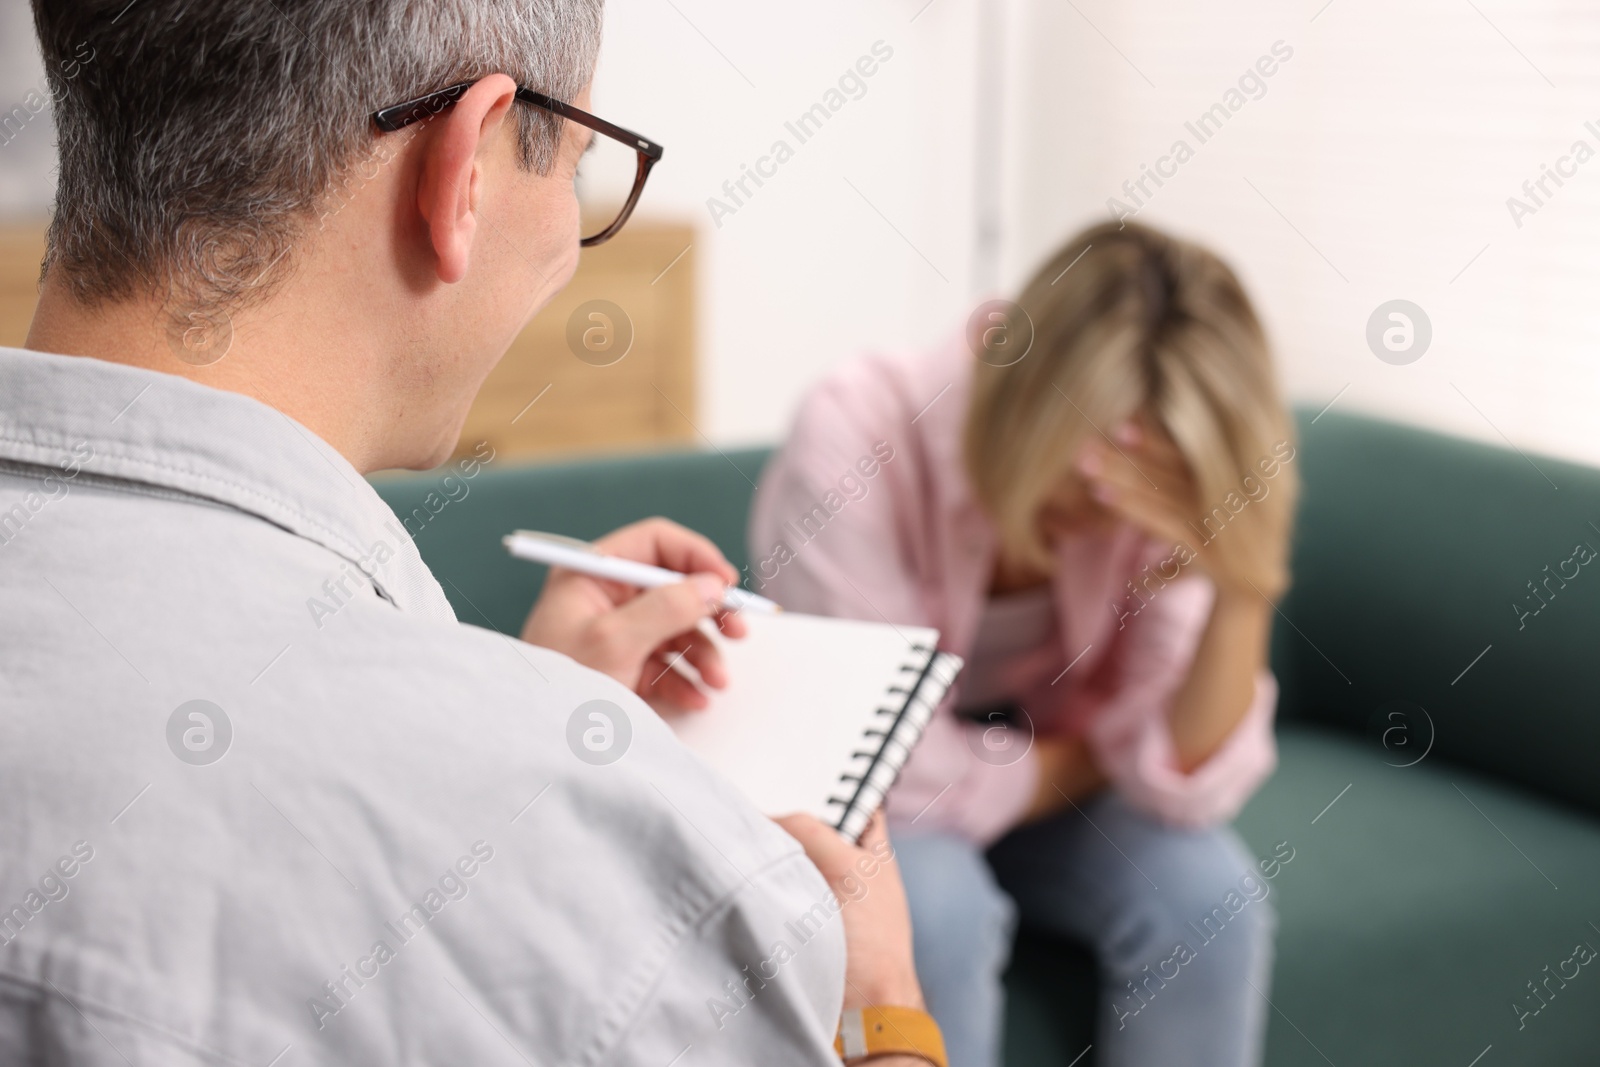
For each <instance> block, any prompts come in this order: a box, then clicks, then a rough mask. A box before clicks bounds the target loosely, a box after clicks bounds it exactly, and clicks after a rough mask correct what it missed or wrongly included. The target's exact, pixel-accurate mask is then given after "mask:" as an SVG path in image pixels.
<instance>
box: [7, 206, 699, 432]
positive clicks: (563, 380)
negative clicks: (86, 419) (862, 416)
mask: <svg viewBox="0 0 1600 1067" xmlns="http://www.w3.org/2000/svg"><path fill="white" fill-rule="evenodd" d="M693 244H694V231H693V229H692V227H690V226H687V225H681V224H676V223H667V222H656V221H651V220H648V219H642V218H634V219H633V220H631V221H630V222H629V223H628V225H627V226H626V227H625V228H624V229H623V231H622V232H621V233H620V234H618V235H617V236H616V237H615V238H613V239H612V240H611V241H609V242H607V243H606V244H603V245H601V246H599V247H598V248H589V249H585V250H584V251H583V254H582V255H581V257H580V258H579V263H578V271H577V274H576V275H574V277H573V279H572V282H571V284H569V285H568V286H567V287H566V289H564V290H562V292H561V293H560V294H558V295H557V296H556V298H555V299H554V300H553V301H552V302H551V304H550V306H549V307H547V308H545V309H544V310H543V311H541V312H540V313H539V314H538V315H537V316H536V317H535V318H534V320H533V321H532V322H531V323H529V324H528V326H527V328H526V329H524V330H523V331H522V333H521V335H519V336H518V337H517V339H516V341H515V342H513V343H512V345H511V349H510V351H508V352H507V353H506V356H505V359H504V360H502V361H501V363H500V365H499V366H498V367H496V368H495V370H494V372H493V373H492V374H490V375H489V380H488V381H487V382H486V383H485V384H484V387H483V390H482V392H480V393H479V394H478V399H477V402H476V403H474V404H473V407H472V411H471V413H470V414H469V415H468V416H467V422H466V426H465V427H464V428H463V429H462V431H461V440H462V451H463V452H470V451H471V450H472V448H473V446H475V445H476V444H477V443H478V442H480V441H488V442H489V443H490V444H491V445H492V446H493V447H494V449H495V452H496V454H497V457H499V458H508V459H515V458H519V457H527V456H539V455H552V454H557V453H573V452H594V451H603V450H607V449H614V448H638V447H647V446H650V445H656V444H674V443H688V442H692V441H694V440H695V439H696V436H697V435H696V431H695V428H694V420H695V418H696V413H695V359H694V347H695V321H694V305H695V263H694V249H693ZM43 254H44V227H43V225H42V224H40V225H35V226H12V227H9V228H5V229H0V345H20V344H22V342H23V339H24V338H25V337H26V336H27V333H28V321H29V320H30V319H31V318H32V316H33V307H34V303H35V301H36V299H37V295H38V290H37V281H38V274H39V261H40V259H41V257H42V256H43Z"/></svg>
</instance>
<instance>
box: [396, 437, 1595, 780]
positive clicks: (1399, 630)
mask: <svg viewBox="0 0 1600 1067" xmlns="http://www.w3.org/2000/svg"><path fill="white" fill-rule="evenodd" d="M1300 422H1301V433H1302V440H1301V442H1300V449H1299V454H1298V455H1297V457H1296V459H1295V460H1294V462H1295V463H1296V464H1297V465H1298V466H1299V469H1300V474H1301V477H1302V479H1303V480H1304V483H1305V493H1304V497H1303V499H1302V505H1301V517H1300V522H1299V528H1298V533H1297V537H1296V546H1295V556H1294V567H1295V585H1294V588H1293V589H1292V590H1291V591H1290V593H1289V595H1288V597H1287V598H1285V600H1284V601H1283V603H1282V604H1281V605H1280V611H1279V618H1278V620H1277V625H1276V627H1275V630H1274V634H1273V668H1274V670H1275V671H1276V672H1277V674H1278V677H1279V680H1280V683H1281V686H1282V698H1281V702H1280V714H1281V715H1282V716H1283V717H1285V718H1294V719H1299V720H1303V721H1313V722H1317V723H1321V724H1325V725H1329V726H1334V727H1337V728H1339V729H1343V730H1347V731H1351V732H1354V733H1358V734H1365V735H1366V736H1367V737H1368V738H1369V739H1370V742H1371V745H1370V750H1371V752H1372V756H1373V758H1374V759H1375V760H1382V761H1383V762H1386V763H1389V764H1391V765H1393V766H1396V767H1397V768H1400V767H1402V766H1403V765H1404V764H1407V763H1409V762H1411V761H1413V760H1415V759H1418V758H1419V757H1420V758H1426V759H1434V760H1437V759H1450V760H1455V761H1457V762H1460V763H1463V764H1466V765H1469V766H1472V767H1475V768H1478V769H1481V770H1485V771H1489V772H1492V773H1495V774H1498V775H1500V776H1502V777H1505V778H1508V779H1510V780H1513V781H1516V782H1519V783H1521V784H1522V785H1524V786H1525V787H1527V788H1529V789H1532V790H1536V791H1539V792H1542V793H1545V794H1546V795H1549V796H1552V797H1556V798H1559V799H1562V800H1565V801H1568V802H1570V803H1573V804H1577V805H1580V806H1582V807H1585V808H1588V809H1590V810H1596V811H1600V775H1597V774H1596V773H1595V770H1594V768H1593V763H1594V761H1595V760H1596V759H1597V758H1600V715H1597V714H1596V713H1595V711H1594V710H1592V709H1594V708H1595V706H1596V704H1597V697H1600V647H1596V646H1597V639H1600V557H1597V558H1594V559H1591V561H1590V562H1588V563H1582V562H1578V560H1579V558H1580V557H1581V556H1583V555H1584V554H1582V553H1580V554H1579V555H1578V556H1575V555H1574V549H1575V547H1576V546H1578V545H1589V546H1593V548H1594V549H1600V528H1597V527H1600V471H1595V470H1592V469H1590V468H1586V467H1580V466H1576V465H1574V464H1570V463H1562V462H1558V461H1555V460H1549V459H1545V458H1543V457H1531V458H1529V457H1524V456H1522V455H1520V454H1519V453H1517V452H1515V451H1510V450H1505V449H1498V448H1492V447H1489V446H1485V445H1480V444H1474V443H1469V442H1465V441H1460V440H1456V439H1453V438H1447V437H1443V436H1440V435H1438V434H1433V433H1429V432H1427V431H1422V430H1416V429H1410V428H1406V427H1401V426H1396V425H1392V424H1389V423H1384V422H1379V421H1375V420H1371V419H1364V418H1356V417H1350V416H1344V415H1340V414H1337V413H1332V412H1330V413H1328V414H1325V415H1322V416H1321V417H1320V418H1315V419H1314V420H1313V417H1312V416H1311V415H1310V414H1309V413H1305V414H1302V416H1301V419H1300ZM768 454H769V453H768V450H765V449H751V450H744V451H738V452H732V453H727V454H723V453H718V452H694V453H669V454H656V455H648V456H621V457H613V458H604V459H594V460H585V461H579V462H568V463H560V464H550V465H542V466H537V467H505V468H499V467H496V466H495V464H494V463H490V464H488V465H487V466H486V467H485V468H484V469H483V470H482V471H480V472H479V473H478V474H477V475H476V476H475V477H473V478H471V479H465V478H462V477H461V475H460V473H459V472H457V473H456V474H455V475H454V477H455V479H456V480H455V481H453V482H452V483H450V484H449V485H444V484H443V477H444V476H443V474H442V473H438V472H436V473H435V474H432V475H419V476H407V477H398V478H384V479H379V480H378V481H377V482H376V485H377V487H378V491H379V492H380V493H381V494H382V495H383V497H384V498H385V499H386V500H387V501H388V502H389V503H390V505H391V506H392V507H394V509H395V511H396V512H397V513H398V514H399V515H400V516H401V517H402V519H405V520H407V525H408V528H410V529H412V530H413V531H416V541H417V547H418V548H419V549H420V550H421V552H422V555H423V558H424V559H426V560H427V562H428V564H429V566H431V567H432V568H433V570H434V573H435V574H437V575H438V576H439V578H440V582H441V584H442V585H443V586H444V589H445V592H446V594H447V595H448V596H449V597H450V599H451V602H452V603H453V604H454V605H455V608H456V614H457V616H458V617H459V618H461V619H462V620H463V621H466V622H472V623H476V624H478V625H483V626H489V627H492V628H494V629H498V630H501V631H503V632H506V633H512V634H515V633H516V632H517V631H518V630H519V629H520V627H521V625H522V620H523V618H524V616H525V615H526V613H527V610H528V606H529V605H530V604H531V603H532V602H533V599H534V598H535V596H536V595H537V594H538V590H539V587H540V585H541V584H542V582H543V577H544V569H543V568H542V567H538V566H534V565H532V564H527V563H522V562H519V561H516V560H513V559H511V558H510V557H509V556H507V555H506V554H505V552H504V550H503V549H502V548H501V546H500V538H501V536H502V535H503V534H506V533H509V532H510V531H511V530H514V529H518V528H523V529H538V530H549V531H553V532H556V533H564V534H568V535H571V536H574V537H583V538H593V537H597V536H599V535H600V534H603V533H605V532H607V531H609V530H611V529H614V528H616V527H618V526H621V525H623V524H625V523H628V522H631V521H633V520H635V519H639V518H643V517H645V516H649V515H665V516H667V517H668V518H672V519H675V520H677V521H679V522H681V523H683V524H685V525H687V526H692V527H694V528H696V529H698V530H700V531H701V532H702V533H704V534H706V535H707V536H709V537H710V538H711V539H712V540H713V541H715V542H716V543H717V544H718V545H719V546H720V547H721V548H722V550H723V552H724V553H726V554H727V556H728V558H729V559H730V560H732V561H733V562H734V563H735V565H736V566H739V567H741V568H742V567H744V566H745V565H746V563H747V558H746V554H745V544H744V529H745V521H746V517H747V515H748V512H749V507H750V500H751V497H752V495H753V493H754V489H755V483H756V482H757V481H759V478H760V471H761V466H762V464H763V463H764V462H765V461H766V458H767V456H768ZM462 486H465V487H466V489H465V495H463V491H462V488H461V487H462ZM430 493H431V494H433V495H432V497H430V496H429V494H430ZM1223 536H1226V534H1225V532H1224V534H1223ZM1569 561H1571V562H1569ZM1546 568H1548V569H1546ZM1563 574H1564V575H1575V576H1574V577H1570V578H1567V577H1563ZM1530 582H1531V583H1534V585H1535V586H1537V587H1538V589H1539V591H1540V594H1541V599H1537V600H1536V599H1534V595H1535V594H1534V592H1532V591H1530V587H1529V583H1530ZM1514 605H1521V607H1520V608H1516V607H1514ZM1523 611H1526V612H1527V614H1526V615H1523V614H1521V612H1523ZM1396 773H1403V770H1397V771H1396Z"/></svg>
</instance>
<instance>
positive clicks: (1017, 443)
mask: <svg viewBox="0 0 1600 1067" xmlns="http://www.w3.org/2000/svg"><path fill="white" fill-rule="evenodd" d="M1086 249H1087V251H1085V250H1086ZM1080 256H1081V259H1079V258H1078V257H1080ZM1069 268H1070V269H1069ZM1017 305H1018V307H1020V309H1021V311H1022V312H1024V313H1026V315H1027V318H1028V319H1029V320H1031V322H1032V326H1033V343H1032V347H1031V348H1030V349H1029V350H1028V353H1027V355H1026V356H1024V357H1023V358H1022V359H1021V360H1019V361H1018V362H1016V363H1015V364H1012V365H1009V366H994V365H990V364H988V363H985V362H982V361H980V362H979V363H978V365H977V367H976V368H974V375H975V380H974V382H973V390H972V398H971V402H970V404H969V407H968V411H967V422H966V437H965V442H964V444H965V459H966V465H967V473H968V476H969V478H970V479H971V481H972V484H973V486H974V488H975V490H976V493H977V497H978V500H979V503H980V504H981V505H982V506H983V508H984V510H985V511H986V512H988V514H989V516H990V518H991V519H992V520H993V521H994V522H995V525H996V527H997V528H998V531H999V535H1000V543H1001V547H1002V551H1004V552H1005V553H1006V554H1007V555H1008V556H1010V557H1011V558H1013V559H1015V560H1018V561H1022V562H1027V563H1030V564H1032V565H1034V566H1037V567H1039V568H1040V569H1043V570H1047V571H1048V570H1051V569H1053V567H1054V556H1053V553H1052V552H1051V551H1050V546H1049V544H1048V542H1047V540H1046V535H1045V532H1044V531H1043V530H1042V529H1041V526H1040V523H1039V521H1038V517H1039V511H1040V507H1041V506H1042V505H1043V503H1044V502H1045V501H1046V500H1047V499H1048V498H1049V497H1050V496H1051V494H1052V492H1053V491H1055V490H1056V489H1057V487H1058V486H1059V485H1060V484H1061V480H1062V479H1063V478H1064V477H1066V476H1068V475H1069V473H1070V472H1071V470H1072V467H1073V463H1074V461H1075V459H1076V458H1077V457H1078V455H1079V453H1080V451H1081V449H1082V447H1083V444H1084V442H1085V441H1086V440H1088V439H1090V438H1099V437H1101V435H1102V434H1105V433H1110V432H1111V431H1112V429H1113V428H1114V427H1116V426H1117V425H1118V424H1120V423H1121V422H1123V421H1124V420H1126V419H1128V418H1130V417H1131V416H1133V415H1135V414H1137V413H1140V412H1145V413H1147V414H1148V415H1149V416H1151V417H1153V418H1155V419H1156V420H1157V421H1158V422H1159V423H1160V425H1161V427H1162V428H1163V429H1164V430H1165V431H1166V433H1167V434H1168V435H1170V436H1171V438H1172V440H1173V442H1174V443H1175V444H1176V445H1177V448H1178V451H1179V452H1180V453H1181V454H1182V455H1183V457H1184V459H1185V460H1186V461H1187V462H1188V464H1189V467H1190V469H1191V471H1192V472H1193V474H1194V477H1195V483H1196V487H1197V489H1198V492H1199V500H1198V505H1197V506H1198V507H1199V508H1200V511H1199V513H1198V514H1196V515H1194V516H1193V517H1192V519H1191V528H1192V529H1193V530H1195V532H1196V540H1197V541H1203V540H1208V539H1209V534H1207V533H1206V532H1207V531H1220V529H1221V525H1219V523H1220V524H1226V523H1227V522H1228V520H1229V518H1230V517H1231V515H1234V514H1238V511H1239V510H1243V508H1242V505H1241V507H1240V508H1238V509H1235V508H1233V507H1230V506H1228V505H1229V504H1231V502H1232V501H1233V500H1244V497H1241V496H1240V493H1241V490H1243V492H1244V494H1245V496H1247V497H1248V503H1249V507H1250V510H1252V511H1254V512H1255V515H1254V516H1252V521H1249V522H1245V523H1240V524H1238V529H1236V530H1229V531H1228V533H1227V535H1226V536H1220V537H1218V539H1217V544H1216V546H1215V548H1214V549H1211V551H1212V552H1213V553H1215V554H1217V555H1219V556H1221V557H1223V558H1224V559H1226V561H1227V562H1228V564H1229V566H1230V568H1232V570H1233V573H1236V574H1242V575H1244V576H1246V577H1247V578H1250V579H1251V580H1252V581H1256V582H1258V584H1260V583H1267V584H1269V585H1276V586H1281V585H1282V584H1283V583H1284V581H1286V577H1287V576H1286V575H1283V574H1282V573H1281V571H1282V568H1283V561H1282V559H1281V553H1276V552H1272V551H1269V548H1270V545H1271V543H1272V542H1271V541H1269V540H1268V538H1279V539H1281V538H1283V537H1286V536H1287V533H1288V525H1289V523H1290V521H1291V519H1292V515H1293V510H1294V507H1293V505H1294V499H1295V496H1296V490H1297V488H1298V485H1297V479H1296V478H1295V477H1294V472H1293V469H1292V468H1290V467H1287V466H1284V465H1283V464H1284V463H1286V462H1287V461H1288V460H1290V459H1292V458H1293V456H1294V451H1293V441H1294V436H1295V435H1294V424H1293V421H1292V419H1291V417H1290V415H1289V413H1288V411H1287V410H1286V409H1285V407H1284V405H1283V403H1282V401H1281V400H1280V399H1279V396H1278V388H1277V377H1276V374H1275V373H1274V371H1273V366H1272V356H1271V352H1270V350H1269V346H1268V344H1267V339H1266V335H1265V332H1264V331H1263V330H1262V328H1261V323H1260V321H1259V320H1258V319H1257V318H1256V314H1255V310H1254V309H1253V308H1252V307H1251V305H1250V300H1249V298H1248V297H1247V296H1246V295H1245V292H1244V288H1243V287H1242V286H1241V285H1240V284H1239V279H1238V278H1237V277H1236V276H1235V275H1234V273H1233V271H1232V270H1230V269H1229V268H1228V266H1227V264H1225V263H1223V262H1222V260H1221V259H1219V258H1218V257H1217V256H1216V255H1214V254H1213V253H1211V252H1209V251H1207V250H1206V249H1204V248H1201V247H1200V246H1198V245H1195V244H1192V243H1190V242H1188V241H1182V240H1178V239H1177V238H1173V237H1169V236H1167V235H1166V234H1163V233H1159V232H1157V231H1156V230H1153V229H1150V228H1149V227H1145V226H1140V225H1137V224H1134V223H1125V224H1123V225H1121V226H1117V225H1114V224H1110V223H1107V224H1104V225H1101V226H1096V227H1093V228H1091V229H1088V230H1086V231H1084V232H1083V233H1080V234H1078V235H1077V236H1076V237H1074V238H1073V239H1072V240H1070V241H1068V242H1067V243H1066V244H1065V245H1063V246H1062V248H1061V250H1060V251H1059V252H1057V253H1056V254H1055V256H1053V257H1052V258H1051V259H1050V261H1049V262H1047V263H1045V264H1044V266H1043V267H1042V268H1040V270H1039V272H1038V273H1037V274H1035V275H1034V276H1033V279H1032V280H1031V281H1030V282H1029V283H1028V284H1027V286H1026V287H1025V288H1024V289H1023V291H1022V295H1021V296H1020V297H1019V298H1018V300H1017ZM1285 448H1287V454H1285V451H1284V450H1285ZM1269 469H1271V470H1272V471H1273V473H1271V474H1268V470H1269ZM1263 476H1265V477H1268V478H1271V480H1272V486H1271V489H1270V491H1266V490H1265V489H1263V490H1262V494H1261V496H1260V497H1259V498H1258V497H1257V496H1256V492H1255V490H1254V489H1252V488H1251V487H1252V486H1253V485H1262V484H1263V483H1261V480H1260V479H1261V477H1263ZM1208 520H1209V521H1208ZM1273 572H1277V573H1273ZM1263 588H1266V585H1263Z"/></svg>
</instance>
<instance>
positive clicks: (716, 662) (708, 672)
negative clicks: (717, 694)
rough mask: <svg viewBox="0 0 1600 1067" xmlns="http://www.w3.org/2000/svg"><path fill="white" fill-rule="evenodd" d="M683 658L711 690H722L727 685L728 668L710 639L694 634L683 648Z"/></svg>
mask: <svg viewBox="0 0 1600 1067" xmlns="http://www.w3.org/2000/svg"><path fill="white" fill-rule="evenodd" d="M683 658H684V659H686V660H688V661H689V662H690V663H691V664H693V666H694V669H695V670H697V671H699V672H700V677H701V678H702V679H704V680H705V683H706V684H707V685H709V686H710V687H711V688H713V689H724V688H726V687H727V685H728V667H727V665H726V664H725V663H724V662H723V659H722V652H721V651H720V650H719V649H718V648H717V646H716V645H714V644H712V642H711V639H710V638H709V637H707V636H705V635H704V634H701V633H695V634H693V635H691V636H690V638H689V640H688V641H686V642H685V643H684V646H683Z"/></svg>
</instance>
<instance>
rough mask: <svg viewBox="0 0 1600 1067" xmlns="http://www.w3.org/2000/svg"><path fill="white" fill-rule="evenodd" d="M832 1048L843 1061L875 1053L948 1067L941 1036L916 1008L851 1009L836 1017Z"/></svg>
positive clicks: (867, 1057)
mask: <svg viewBox="0 0 1600 1067" xmlns="http://www.w3.org/2000/svg"><path fill="white" fill-rule="evenodd" d="M833 1047H834V1049H835V1050H836V1051H837V1052H838V1053H839V1057H840V1059H842V1060H844V1062H845V1063H847V1064H856V1063H863V1062H865V1061H868V1060H873V1059H876V1058H878V1057H879V1056H917V1057H920V1058H921V1059H924V1060H926V1061H928V1062H929V1063H931V1064H933V1065H934V1067H948V1062H947V1060H946V1059H945V1051H944V1035H942V1034H941V1033H940V1032H939V1024H938V1023H936V1022H934V1021H933V1016H931V1015H929V1014H928V1013H927V1012H925V1011H921V1010H919V1009H917V1008H898V1007H877V1008H854V1009H852V1010H850V1011H847V1012H845V1013H844V1015H842V1016H841V1017H840V1019H839V1036H838V1037H836V1038H835V1039H834V1042H833Z"/></svg>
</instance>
